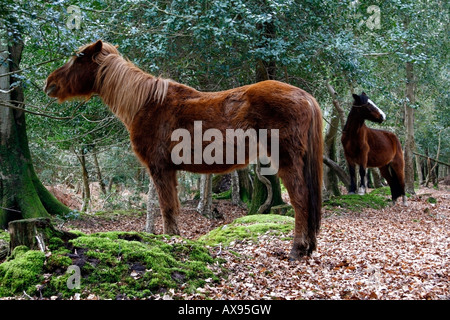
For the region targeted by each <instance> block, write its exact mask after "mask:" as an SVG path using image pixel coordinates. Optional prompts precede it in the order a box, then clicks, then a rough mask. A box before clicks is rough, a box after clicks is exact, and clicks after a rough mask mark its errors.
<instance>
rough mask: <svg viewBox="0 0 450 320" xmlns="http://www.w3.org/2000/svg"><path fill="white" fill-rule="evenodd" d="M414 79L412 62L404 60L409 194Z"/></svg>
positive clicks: (407, 186) (409, 186) (407, 185)
mask: <svg viewBox="0 0 450 320" xmlns="http://www.w3.org/2000/svg"><path fill="white" fill-rule="evenodd" d="M414 91H415V79H414V64H413V63H412V62H406V98H407V102H406V103H405V127H406V137H405V151H404V152H405V155H404V157H405V191H406V192H407V193H410V194H415V191H414V155H413V151H414V148H415V142H414V104H415V103H416V97H415V92H414Z"/></svg>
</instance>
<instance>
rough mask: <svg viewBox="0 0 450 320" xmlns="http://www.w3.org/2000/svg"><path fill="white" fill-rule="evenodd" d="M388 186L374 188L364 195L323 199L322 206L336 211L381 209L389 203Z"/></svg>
mask: <svg viewBox="0 0 450 320" xmlns="http://www.w3.org/2000/svg"><path fill="white" fill-rule="evenodd" d="M390 195H391V194H390V191H389V188H387V190H386V188H379V189H375V190H374V191H372V192H371V193H366V194H365V195H358V194H347V195H342V196H338V197H332V198H331V199H330V200H327V201H324V207H325V208H326V209H328V210H331V211H333V212H337V213H344V212H348V211H353V212H359V211H361V210H363V209H365V208H372V209H382V208H384V207H386V206H387V205H388V204H389V202H390V201H389V197H390Z"/></svg>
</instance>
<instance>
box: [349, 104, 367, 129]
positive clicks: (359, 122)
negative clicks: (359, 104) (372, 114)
mask: <svg viewBox="0 0 450 320" xmlns="http://www.w3.org/2000/svg"><path fill="white" fill-rule="evenodd" d="M364 122H365V119H364V118H362V117H360V116H359V114H358V112H357V111H355V110H354V109H353V108H352V110H350V114H349V115H348V118H347V122H346V123H345V126H344V131H345V132H354V133H356V132H357V131H358V130H359V129H360V128H361V127H363V126H364V125H365V124H364Z"/></svg>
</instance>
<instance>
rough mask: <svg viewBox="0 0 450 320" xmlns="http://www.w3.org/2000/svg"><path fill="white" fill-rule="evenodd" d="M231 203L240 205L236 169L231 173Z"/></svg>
mask: <svg viewBox="0 0 450 320" xmlns="http://www.w3.org/2000/svg"><path fill="white" fill-rule="evenodd" d="M231 203H232V204H234V205H236V206H240V205H241V204H242V203H241V197H240V193H239V174H238V172H237V170H235V171H233V172H232V173H231Z"/></svg>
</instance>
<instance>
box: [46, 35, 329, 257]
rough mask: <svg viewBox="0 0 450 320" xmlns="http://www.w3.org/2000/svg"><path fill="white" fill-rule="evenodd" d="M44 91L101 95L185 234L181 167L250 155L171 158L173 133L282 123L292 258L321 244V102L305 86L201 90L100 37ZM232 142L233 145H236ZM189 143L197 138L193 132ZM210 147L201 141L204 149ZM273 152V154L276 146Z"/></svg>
mask: <svg viewBox="0 0 450 320" xmlns="http://www.w3.org/2000/svg"><path fill="white" fill-rule="evenodd" d="M45 92H46V93H47V94H48V95H49V96H50V97H56V98H58V100H59V102H63V101H65V100H67V99H70V98H73V97H85V98H89V97H90V96H91V95H95V94H96V95H99V96H100V97H101V98H102V99H103V101H104V102H105V103H106V104H107V105H108V106H109V107H110V109H111V110H112V112H114V113H115V114H116V116H117V117H118V118H119V119H120V120H121V121H122V122H123V123H124V124H125V126H126V127H127V129H128V131H129V133H130V139H131V142H132V146H133V149H134V151H135V153H136V154H137V156H138V157H139V159H140V160H141V161H142V163H144V164H145V165H146V166H147V167H148V169H149V172H150V175H151V177H152V179H153V181H154V184H155V186H156V190H157V192H158V197H159V201H160V207H161V212H162V216H163V224H164V225H163V229H164V233H169V234H179V230H178V226H177V217H178V215H179V211H180V204H179V200H178V196H177V191H176V190H177V189H176V186H177V179H176V171H177V170H187V171H191V172H198V173H218V172H230V171H232V170H235V169H238V168H242V167H245V166H246V165H247V164H248V163H249V162H250V161H252V159H251V158H250V156H249V152H246V154H245V155H246V158H245V163H240V164H239V163H236V162H234V163H233V164H228V163H227V164H224V163H225V162H223V163H222V164H219V163H213V164H206V163H204V162H202V163H200V164H199V163H193V162H195V161H193V162H191V161H188V163H179V164H175V163H174V161H172V158H171V153H172V150H173V149H174V147H175V146H176V145H177V143H178V141H172V139H171V135H172V134H173V132H174V131H175V130H177V129H180V128H182V129H186V130H188V131H189V132H190V133H191V137H192V136H193V134H192V133H193V131H194V129H195V128H194V121H202V129H203V131H205V130H208V129H215V130H216V131H215V132H220V134H222V135H223V137H225V136H226V129H230V128H231V129H242V130H248V129H250V128H253V129H255V130H256V131H258V130H259V129H279V131H278V136H277V138H278V142H279V169H278V175H279V176H280V178H281V179H282V180H283V182H284V185H285V186H286V189H287V190H288V192H289V196H290V199H291V202H292V205H293V207H294V209H295V228H294V243H293V247H292V250H291V253H290V256H291V258H294V259H298V258H300V257H302V256H304V255H309V254H310V253H311V252H312V251H313V250H315V248H316V234H317V232H318V231H319V227H320V219H321V189H322V148H323V146H322V143H323V141H322V115H321V110H320V108H319V105H318V103H317V101H316V100H315V99H314V97H312V96H311V95H310V94H308V93H307V92H305V91H303V90H301V89H299V88H297V87H294V86H291V85H288V84H284V83H281V82H277V81H263V82H260V83H257V84H253V85H247V86H243V87H239V88H235V89H231V90H227V91H221V92H199V91H197V90H195V89H193V88H191V87H188V86H186V85H183V84H180V83H177V82H174V81H171V80H168V79H162V78H157V77H154V76H152V75H150V74H147V73H145V72H143V71H142V70H140V69H139V68H137V67H136V66H134V65H133V64H132V63H131V62H129V61H127V60H125V59H124V58H123V57H122V56H121V55H120V53H119V52H118V51H117V49H116V47H114V46H113V45H111V44H109V43H106V42H102V41H100V40H99V41H97V42H95V43H93V44H89V45H85V46H83V47H81V48H80V49H79V51H78V53H77V54H76V55H75V56H73V57H72V58H71V59H70V60H69V62H68V63H66V64H65V65H63V66H62V67H60V68H59V69H57V70H55V71H54V72H52V73H51V74H50V75H49V77H48V79H47V83H46V85H45ZM217 130H218V131H217ZM267 139H268V140H269V139H270V133H269V134H268V137H267ZM234 141H235V140H233V144H234V145H233V146H232V147H233V148H236V147H237V143H234ZM190 142H192V144H195V141H194V139H193V138H192V141H191V140H190ZM245 143H246V145H248V144H249V143H248V142H247V140H245ZM207 145H208V143H206V142H205V141H203V143H202V145H201V148H203V149H205V146H207ZM267 153H268V154H269V156H270V153H271V149H270V148H269V150H267ZM191 156H192V158H194V157H195V154H194V153H192V154H191Z"/></svg>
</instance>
